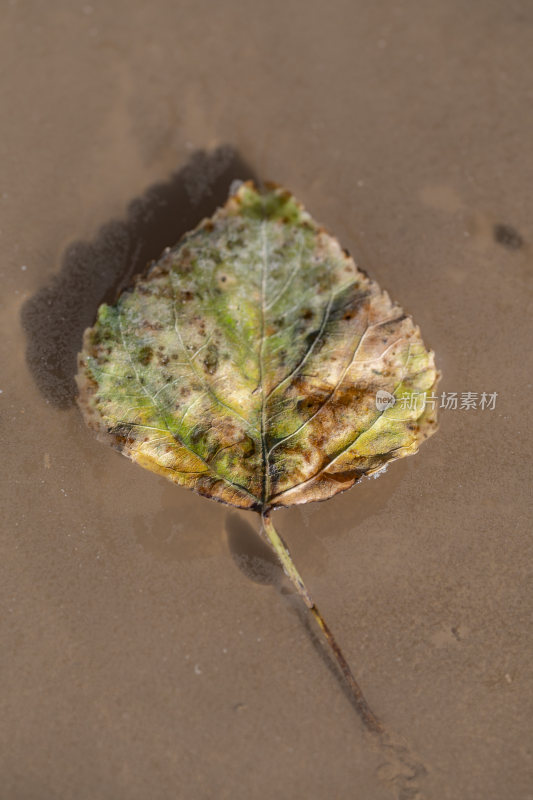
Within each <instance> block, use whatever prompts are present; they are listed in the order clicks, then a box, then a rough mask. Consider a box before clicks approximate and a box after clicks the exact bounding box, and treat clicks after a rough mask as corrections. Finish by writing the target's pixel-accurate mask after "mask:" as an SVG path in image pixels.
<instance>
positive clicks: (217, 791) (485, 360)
mask: <svg viewBox="0 0 533 800" xmlns="http://www.w3.org/2000/svg"><path fill="white" fill-rule="evenodd" d="M2 23H3V24H2V26H1V29H0V41H1V49H0V52H1V56H0V59H1V63H2V66H3V70H2V76H1V78H0V80H1V85H2V97H3V99H2V104H1V107H0V114H1V117H2V122H1V130H2V135H1V137H0V158H1V163H2V176H1V186H0V211H1V221H0V231H1V237H2V243H3V247H2V252H3V259H2V266H1V271H2V280H3V292H2V317H1V334H2V335H1V337H0V348H1V351H2V353H1V363H2V375H1V381H0V389H1V390H2V394H1V395H0V411H1V417H2V421H1V424H2V434H1V436H2V445H3V453H4V459H3V466H2V472H3V475H2V491H3V506H2V507H3V523H4V524H3V526H2V528H3V531H2V538H1V562H0V563H1V564H2V566H1V586H2V602H3V612H2V621H1V623H0V631H1V632H0V642H1V648H2V659H1V667H0V669H1V672H0V687H1V688H0V719H1V723H0V787H1V788H0V798H1V799H2V800H4V799H5V800H52V799H53V800H70V798H72V799H73V800H74V799H75V800H137V799H138V800H145V798H147V797H150V798H152V800H168V798H180V800H181V798H186V799H187V800H189V799H190V798H194V800H204V798H205V800H211V798H215V797H216V798H231V799H232V800H233V799H235V800H241V799H242V800H263V798H270V797H273V796H277V797H281V798H291V799H292V798H297V799H298V800H299V799H300V798H309V799H310V800H322V798H328V799H329V798H338V800H345V799H346V800H347V799H348V798H350V800H352V798H357V800H382V798H383V800H386V798H394V797H396V798H400V797H401V786H402V785H403V786H404V787H405V786H407V787H410V788H409V789H408V790H407V789H406V790H405V792H407V791H410V792H411V793H410V794H408V793H405V792H404V794H403V797H402V800H406V798H408V797H415V796H418V797H420V798H425V799H427V800H457V799H458V798H460V799H461V800H478V798H483V800H502V798H513V800H527V799H528V798H533V768H532V756H533V752H532V747H531V742H532V739H533V730H532V728H533V726H532V723H531V719H532V717H533V708H532V706H533V703H532V677H533V675H532V672H533V670H532V666H531V664H532V647H531V641H532V638H531V637H532V619H533V615H532V591H531V590H532V582H531V563H532V562H531V558H532V545H531V533H530V527H531V526H530V523H529V520H530V518H531V503H530V492H531V490H530V486H531V459H530V451H531V437H530V429H531V405H530V403H529V392H530V390H531V374H532V358H531V322H530V318H531V272H532V269H533V252H532V243H533V226H532V222H531V221H532V219H533V200H532V197H533V194H532V191H531V187H532V186H533V158H532V156H531V131H532V130H533V110H532V108H533V64H532V57H531V53H532V52H533V10H532V8H531V5H530V4H529V3H527V2H508V3H505V4H504V3H500V2H495V1H489V0H486V1H485V2H480V1H479V2H473V3H469V4H466V3H460V2H457V0H452V2H434V1H433V0H430V2H427V3H424V4H421V3H415V2H405V3H397V2H389V0H385V2H382V3H380V4H373V3H370V2H367V3H362V2H356V3H348V2H340V1H338V0H337V1H336V2H334V3H333V5H330V6H328V7H327V8H326V6H325V5H324V4H321V3H314V2H312V3H310V4H304V3H290V2H289V3H281V2H269V3H258V4H253V7H252V6H249V5H248V6H247V5H245V4H242V3H238V2H234V0H231V1H230V2H229V3H226V4H215V3H207V2H204V0H196V2H194V3H192V2H182V3H179V4H176V3H171V2H166V0H157V2H155V3H152V4H146V3H140V2H137V0H132V2H129V3H125V2H112V3H109V4H107V5H105V6H104V5H100V4H98V3H94V4H92V3H84V2H80V3H73V2H72V3H67V2H55V3H53V4H52V5H50V4H45V3H43V2H38V1H37V0H34V2H28V3H25V2H22V0H19V1H18V2H17V1H16V0H12V2H10V3H8V4H6V5H5V7H4V9H3V14H2ZM252 176H256V177H258V178H260V179H270V180H275V181H277V182H279V183H282V184H284V185H286V186H287V187H288V188H290V189H291V190H292V191H293V192H294V193H295V194H296V195H297V196H298V197H299V198H300V199H301V200H302V202H304V203H305V205H306V207H307V208H308V209H309V210H310V212H311V213H312V214H313V216H314V217H315V218H316V219H318V220H319V221H320V222H322V223H323V224H324V225H325V226H326V227H327V228H328V229H329V230H330V231H331V232H333V233H334V234H335V235H337V236H338V237H339V239H340V240H341V243H342V244H343V245H344V246H345V247H347V248H348V249H349V250H350V252H351V253H352V254H353V255H354V257H355V259H356V261H357V262H358V264H360V266H361V267H363V268H364V269H365V270H366V271H367V272H368V273H369V274H370V275H371V276H372V277H373V278H374V279H376V280H377V281H378V282H379V283H380V285H381V286H382V287H383V288H386V289H387V290H388V291H389V292H390V294H391V296H392V297H393V298H394V299H395V300H397V301H398V302H399V303H400V304H401V305H402V306H403V307H404V308H405V309H406V310H407V311H408V312H409V313H411V314H413V316H414V318H415V320H416V322H417V323H418V324H419V325H420V327H421V330H422V334H423V337H424V340H425V342H426V343H427V344H428V345H429V346H431V347H432V348H433V349H434V350H435V352H436V356H437V363H438V366H439V368H440V369H441V370H442V373H443V378H442V381H441V384H440V387H439V389H440V391H444V392H447V393H449V392H457V393H458V394H459V395H461V394H462V393H465V392H474V393H478V396H479V395H481V393H483V392H485V393H493V392H497V398H496V405H495V408H494V409H493V410H490V409H487V408H486V409H484V410H480V409H477V410H473V409H470V410H466V409H463V410H461V409H457V410H447V409H444V410H442V411H441V412H440V431H439V432H438V433H437V434H436V435H435V436H434V437H433V438H432V439H431V440H430V441H428V442H427V443H426V444H424V446H423V447H422V448H421V451H420V453H419V454H418V455H416V456H415V457H411V458H408V459H404V460H403V461H400V462H398V463H394V464H392V465H391V466H390V468H389V470H388V471H387V473H386V474H385V475H383V476H382V477H380V478H379V479H378V480H367V481H365V482H363V483H361V484H360V485H358V486H356V487H354V488H353V489H352V490H351V491H349V492H347V493H345V494H343V495H340V496H337V497H336V498H333V499H332V500H330V501H328V502H325V503H320V504H310V505H308V506H303V507H300V508H295V509H291V510H289V511H283V512H281V511H280V512H277V513H276V516H277V522H278V525H279V529H280V531H281V533H282V534H283V536H284V537H285V539H286V540H287V542H288V544H289V546H290V548H291V552H292V554H293V556H294V560H295V562H296V564H297V565H298V567H299V569H300V572H301V573H302V574H303V576H304V578H305V579H306V582H307V584H308V586H309V588H310V590H311V591H312V593H313V596H314V597H315V598H316V600H317V602H318V604H319V606H320V608H321V611H322V613H323V614H324V616H325V617H326V619H327V620H328V622H329V624H330V625H331V627H332V629H333V630H334V632H335V634H336V636H337V639H338V641H339V642H340V643H341V645H342V647H343V650H344V652H345V654H346V656H347V657H348V660H349V661H350V663H351V665H352V667H353V669H354V672H355V674H356V676H357V678H358V680H359V682H360V684H361V686H362V688H363V690H364V692H365V694H366V696H367V699H368V701H369V703H370V704H371V706H372V708H373V709H374V711H375V712H376V713H377V714H378V716H379V717H380V718H381V719H382V720H383V721H384V723H385V724H386V726H387V727H388V729H389V730H390V731H391V732H393V733H394V735H395V736H397V737H399V739H401V740H402V741H404V742H405V744H406V746H408V748H409V751H410V752H411V753H412V754H414V757H416V761H417V764H419V765H420V769H419V772H418V774H417V776H416V780H412V781H410V780H409V778H408V777H407V779H404V780H403V781H402V780H400V779H399V778H398V777H397V775H396V773H395V772H394V770H393V769H391V767H390V765H389V766H387V764H386V763H385V762H386V760H387V759H386V754H384V752H383V750H382V749H380V748H379V747H378V746H377V745H376V743H375V742H373V741H372V740H371V739H370V738H369V737H368V735H366V734H365V733H364V731H363V729H362V726H361V723H360V720H359V718H358V717H357V715H356V714H355V713H354V709H353V707H352V706H351V705H350V703H349V701H348V699H347V697H346V694H345V692H344V691H343V688H342V685H341V683H340V681H339V679H338V676H336V675H335V674H334V670H333V669H332V667H331V664H330V663H328V660H327V658H326V656H325V655H324V652H323V650H322V649H321V647H320V644H319V642H317V640H316V639H314V638H313V636H312V635H311V633H310V630H309V628H308V626H307V625H306V620H305V616H304V615H302V613H301V609H300V608H299V606H298V604H297V603H296V602H295V601H294V599H293V598H292V597H291V596H290V595H289V594H287V592H286V591H285V589H284V587H283V583H282V580H281V576H280V573H279V570H278V569H277V567H276V566H275V564H273V563H272V562H271V561H270V560H269V559H268V554H266V553H265V551H264V549H263V548H262V546H261V543H260V542H259V541H258V540H257V538H256V536H255V534H254V530H253V527H254V525H256V519H255V518H254V516H253V515H246V514H242V513H239V514H236V513H235V512H232V511H231V509H228V508H226V507H224V506H222V505H219V504H216V503H213V502H210V501H208V500H205V499H203V498H200V497H198V496H196V495H194V494H193V493H191V492H188V491H186V490H185V489H180V488H177V487H174V486H172V485H171V484H169V483H167V482H166V481H165V480H164V479H162V478H158V477H157V476H155V475H153V474H150V473H148V472H146V471H144V470H142V469H141V468H139V467H138V466H136V465H134V464H132V463H131V462H129V461H127V460H126V459H125V458H123V457H121V456H120V455H119V454H118V453H115V452H114V451H112V450H111V449H110V448H107V447H105V446H104V445H103V444H101V443H100V442H98V441H97V440H96V439H95V438H94V436H93V434H92V433H91V432H90V431H89V430H88V429H87V428H86V427H85V425H84V424H83V422H82V419H81V416H80V414H79V412H78V410H77V408H76V407H75V405H74V384H73V376H74V372H75V355H76V352H77V351H78V349H79V347H80V344H81V333H82V331H83V328H84V327H85V326H86V325H88V324H90V323H91V322H92V320H93V318H94V315H95V313H96V309H97V307H98V305H99V303H100V302H101V301H102V300H104V299H107V300H109V299H112V298H113V297H114V296H116V293H117V291H118V290H119V289H120V288H121V287H122V286H124V285H125V284H127V283H128V281H129V280H130V279H131V276H132V274H134V273H135V272H136V271H139V270H140V269H142V268H143V266H144V265H145V263H146V262H147V261H149V260H150V259H152V258H156V257H157V256H158V255H159V253H160V251H161V250H162V248H163V247H164V246H165V245H167V244H172V243H173V242H174V241H175V240H176V239H177V238H179V236H180V235H181V234H182V233H183V232H184V231H185V230H187V229H188V228H190V227H192V226H193V225H194V224H195V223H196V222H197V221H198V220H199V219H200V218H201V217H202V216H204V215H205V214H209V213H211V211H212V210H213V209H214V208H215V207H216V205H217V204H218V203H219V202H221V201H222V200H223V199H224V197H225V195H226V192H227V189H228V188H229V184H230V183H231V181H232V180H233V179H235V178H247V177H252ZM528 523H529V524H528ZM395 776H396V777H395ZM414 784H416V792H418V794H416V793H415V788H414Z"/></svg>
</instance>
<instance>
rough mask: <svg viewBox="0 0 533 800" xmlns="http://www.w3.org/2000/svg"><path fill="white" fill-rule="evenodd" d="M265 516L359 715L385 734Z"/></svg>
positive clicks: (267, 516)
mask: <svg viewBox="0 0 533 800" xmlns="http://www.w3.org/2000/svg"><path fill="white" fill-rule="evenodd" d="M261 519H262V523H263V532H264V535H265V537H266V539H267V541H268V542H269V544H270V546H271V547H272V549H273V550H274V551H275V553H276V555H277V556H278V558H279V560H280V562H281V565H282V567H283V571H284V572H285V574H286V575H287V577H288V578H289V580H290V581H291V583H292V585H293V586H294V588H295V589H296V591H297V592H298V594H299V595H300V597H301V598H302V599H303V601H304V603H305V604H306V606H307V607H308V609H309V610H310V612H311V614H312V615H313V617H314V618H315V620H316V622H317V624H318V627H319V628H320V630H321V631H322V633H323V635H324V638H325V639H326V641H327V643H328V645H329V647H330V650H331V652H332V654H333V656H334V657H335V661H336V662H337V664H338V666H339V668H340V670H341V672H342V674H343V676H344V680H345V681H346V683H347V685H348V687H349V689H350V693H351V696H352V701H353V703H354V706H355V709H356V711H357V713H358V714H359V716H360V717H361V719H362V721H363V723H364V725H365V727H366V728H367V729H368V730H369V731H370V732H371V733H374V734H382V733H384V728H383V724H382V723H381V721H380V720H379V719H378V718H377V717H376V715H375V714H374V712H373V711H372V709H371V708H370V706H369V705H368V703H367V701H366V699H365V696H364V695H363V692H362V691H361V687H360V686H359V684H358V683H357V681H356V680H355V677H354V675H353V672H352V670H351V669H350V665H349V664H348V662H347V661H346V658H345V657H344V655H343V652H342V650H341V649H340V647H339V645H338V644H337V641H336V639H335V637H334V636H333V633H332V632H331V630H330V628H329V626H328V625H327V623H326V621H325V619H324V617H323V616H322V614H321V613H320V611H319V610H318V608H317V606H316V603H315V602H314V600H313V599H312V597H311V595H310V594H309V591H308V589H307V587H306V585H305V583H304V582H303V579H302V577H301V575H300V573H299V572H298V570H297V569H296V567H295V565H294V563H293V560H292V558H291V556H290V553H289V551H288V549H287V546H286V544H285V542H284V541H283V539H282V538H281V536H280V535H279V533H278V532H277V530H276V529H275V527H274V525H273V523H272V520H271V518H270V513H269V512H263V513H262V514H261Z"/></svg>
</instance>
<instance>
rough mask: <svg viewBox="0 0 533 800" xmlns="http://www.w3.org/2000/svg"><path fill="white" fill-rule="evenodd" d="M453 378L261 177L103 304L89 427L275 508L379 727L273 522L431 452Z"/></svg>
mask: <svg viewBox="0 0 533 800" xmlns="http://www.w3.org/2000/svg"><path fill="white" fill-rule="evenodd" d="M437 378H438V374H437V371H436V368H435V364H434V356H433V353H432V352H431V351H428V350H427V349H426V348H425V346H424V344H423V342H422V339H421V337H420V332H419V329H418V328H417V327H416V326H415V325H414V323H413V321H412V319H411V317H409V316H408V315H406V314H405V313H404V312H403V311H402V309H401V308H400V307H399V306H398V305H396V304H395V303H394V302H392V301H391V300H390V298H389V296H388V295H387V293H386V292H383V291H381V289H380V288H379V286H378V285H377V284H376V283H375V282H374V281H372V280H370V278H368V277H367V275H366V274H365V273H363V272H362V271H361V270H359V269H358V268H357V266H356V265H355V263H354V261H353V259H352V258H351V257H350V255H349V254H348V253H347V252H346V251H344V250H343V249H342V248H341V246H340V245H339V243H338V242H337V240H336V239H334V238H333V237H332V236H330V235H329V234H328V233H327V232H326V231H325V230H324V229H323V228H321V227H320V226H319V225H318V224H317V223H316V222H315V221H314V220H313V219H312V218H311V216H310V215H309V214H308V213H307V211H305V209H304V208H303V207H302V205H301V204H300V203H299V202H298V201H297V200H296V199H295V198H294V197H293V196H292V195H291V194H290V193H289V192H287V191H286V190H284V189H281V188H279V187H275V186H272V185H270V186H269V187H268V188H267V190H265V191H259V190H257V189H256V188H255V187H254V185H253V184H251V183H245V184H242V185H241V186H240V188H239V189H238V190H237V191H236V193H234V194H233V195H232V196H231V197H230V198H229V200H228V202H227V203H226V205H225V206H224V207H223V208H221V209H219V210H218V211H217V212H216V213H215V215H214V216H213V217H212V218H211V219H207V220H204V221H203V222H201V223H200V224H199V225H198V227H197V228H196V229H195V230H193V231H191V232H190V233H188V234H186V235H185V236H184V237H183V238H182V239H181V241H180V242H179V243H178V244H177V245H176V246H175V247H173V248H171V249H167V250H166V251H165V253H163V255H162V257H161V259H160V260H159V261H158V262H157V263H156V264H155V265H154V266H153V267H152V268H151V269H150V270H149V272H148V273H147V274H146V275H144V276H142V277H140V278H138V280H137V281H136V283H135V285H134V286H133V287H132V288H131V289H130V290H127V291H125V292H123V293H122V295H121V296H120V298H119V300H118V302H117V304H116V305H114V306H109V305H106V304H104V305H102V306H101V307H100V309H99V310H98V318H97V320H96V322H95V324H94V326H93V327H92V328H90V329H88V330H87V331H86V333H85V339H84V346H83V351H82V353H81V354H80V358H79V373H78V378H77V381H78V387H79V405H80V408H81V410H82V412H83V414H84V416H85V419H86V420H87V422H88V423H89V424H90V425H91V426H92V427H93V428H95V429H96V430H98V431H100V432H105V433H106V435H108V436H109V437H110V439H111V441H112V443H113V444H114V445H115V446H116V447H117V448H118V449H119V450H121V451H122V452H123V453H124V454H125V455H127V456H129V457H130V458H131V459H133V460H134V461H136V462H137V463H139V464H140V465H141V466H143V467H146V468H148V469H150V470H153V471H154V472H157V473H159V474H160V475H164V476H166V477H167V478H170V479H171V480H172V481H174V482H175V483H178V484H180V485H183V486H187V487H188V488H190V489H194V490H195V491H197V492H199V493H200V494H202V495H205V496H207V497H210V498H214V499H216V500H220V501H223V502H225V503H229V504H231V505H233V506H238V507H240V508H248V509H253V510H255V511H257V512H259V513H260V514H261V515H262V518H263V532H264V534H265V536H266V538H267V540H268V541H269V543H270V544H271V545H272V547H273V548H274V550H275V551H276V553H277V555H278V557H279V558H280V560H281V562H282V564H283V567H284V569H285V572H286V573H287V575H288V576H289V577H290V579H291V581H292V582H293V584H294V586H295V587H296V589H297V591H298V592H299V593H300V595H301V596H302V597H303V599H304V601H305V602H306V604H307V605H308V607H309V608H310V610H311V612H312V613H313V615H314V616H315V618H316V620H317V622H318V624H319V626H320V627H321V629H322V631H323V632H324V635H325V637H326V639H327V640H328V643H329V644H330V646H331V647H332V651H333V652H334V654H335V657H336V658H337V661H338V663H339V665H340V667H341V669H342V671H343V673H344V676H345V678H346V680H347V681H348V683H349V685H350V686H351V689H352V693H353V695H354V698H355V701H356V705H357V707H358V710H359V712H360V713H361V716H362V717H363V719H364V721H365V723H366V724H367V726H368V727H369V728H371V729H373V730H381V729H382V726H381V723H380V722H379V720H377V718H376V717H375V715H373V713H372V712H371V711H370V709H369V708H368V706H367V704H366V701H365V700H364V698H363V696H362V694H361V691H360V689H359V687H358V685H357V683H356V682H355V679H354V678H353V675H352V673H351V671H350V669H349V667H348V664H347V663H346V661H345V659H344V657H343V656H342V653H341V652H340V649H339V648H338V646H337V644H336V643H335V641H334V639H333V636H332V634H331V632H330V630H329V628H328V627H327V625H326V623H325V622H324V620H323V618H322V616H321V615H320V613H319V612H318V609H317V608H316V605H315V603H314V601H313V600H312V599H311V596H310V594H309V592H308V590H307V588H306V587H305V585H304V583H303V580H302V579H301V577H300V575H299V573H298V572H297V570H296V568H295V566H294V564H293V562H292V560H291V558H290V555H289V553H288V550H287V548H286V546H285V545H284V543H283V542H282V540H281V539H280V537H279V535H278V533H277V532H276V530H275V528H274V526H273V524H272V520H271V511H272V510H273V509H275V508H276V507H279V506H289V505H292V504H295V503H306V502H309V501H312V500H324V499H326V498H329V497H331V496H333V495H335V494H336V493H337V492H340V491H343V490H345V489H347V488H349V487H350V486H352V485H353V484H354V483H355V482H356V481H358V480H360V479H361V478H362V477H363V476H365V475H370V474H372V473H377V472H379V471H380V470H382V469H383V468H384V467H385V466H386V465H387V464H388V463H389V462H390V461H393V460H395V459H397V458H401V457H403V456H406V455H409V454H411V453H415V452H416V451H417V449H418V446H419V444H420V443H421V442H422V441H423V440H424V439H425V438H427V437H428V436H430V435H431V434H432V433H433V432H434V431H435V429H436V420H435V412H434V411H433V409H432V408H431V403H429V402H427V397H428V395H429V394H430V393H431V392H432V391H433V389H434V387H435V385H436V381H437Z"/></svg>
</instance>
